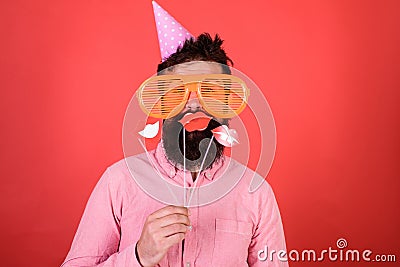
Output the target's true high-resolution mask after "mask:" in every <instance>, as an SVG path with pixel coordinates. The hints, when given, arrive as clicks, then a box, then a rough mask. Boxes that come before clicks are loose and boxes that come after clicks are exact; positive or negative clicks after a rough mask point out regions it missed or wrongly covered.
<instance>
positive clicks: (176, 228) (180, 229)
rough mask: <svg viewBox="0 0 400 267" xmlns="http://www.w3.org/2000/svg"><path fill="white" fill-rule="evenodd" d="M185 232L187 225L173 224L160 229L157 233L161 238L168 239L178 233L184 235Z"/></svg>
mask: <svg viewBox="0 0 400 267" xmlns="http://www.w3.org/2000/svg"><path fill="white" fill-rule="evenodd" d="M187 230H188V227H187V225H185V224H182V223H175V224H171V225H168V226H165V227H163V228H161V229H160V232H159V233H160V235H161V236H162V237H170V236H172V235H175V234H179V233H182V234H185V233H186V232H187Z"/></svg>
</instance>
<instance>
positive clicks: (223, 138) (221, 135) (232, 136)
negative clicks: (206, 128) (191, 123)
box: [211, 125, 239, 147]
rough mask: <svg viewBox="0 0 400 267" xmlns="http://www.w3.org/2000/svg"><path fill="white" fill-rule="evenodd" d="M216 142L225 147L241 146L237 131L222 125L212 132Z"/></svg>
mask: <svg viewBox="0 0 400 267" xmlns="http://www.w3.org/2000/svg"><path fill="white" fill-rule="evenodd" d="M211 132H212V133H213V135H214V137H215V140H217V141H218V143H220V144H221V145H223V146H226V147H233V146H234V145H237V144H239V135H238V133H237V131H236V130H235V129H229V128H228V126H226V125H222V126H219V127H217V128H215V129H214V130H211Z"/></svg>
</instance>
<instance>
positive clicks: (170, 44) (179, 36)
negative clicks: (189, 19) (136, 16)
mask: <svg viewBox="0 0 400 267" xmlns="http://www.w3.org/2000/svg"><path fill="white" fill-rule="evenodd" d="M152 2H153V10H154V17H155V20H156V26H157V34H158V40H159V45H160V52H161V57H162V59H163V60H164V59H165V58H167V57H169V56H170V55H171V54H173V53H175V52H176V49H177V48H178V47H179V46H180V45H182V44H183V43H184V42H185V40H186V39H189V38H191V37H193V35H192V34H190V33H189V31H188V30H186V29H185V28H184V27H183V26H182V25H181V24H180V23H179V22H177V21H176V19H174V18H173V17H172V16H171V15H170V14H169V13H168V12H167V11H165V10H164V9H163V8H162V7H161V6H160V5H159V4H157V3H156V2H155V1H152Z"/></svg>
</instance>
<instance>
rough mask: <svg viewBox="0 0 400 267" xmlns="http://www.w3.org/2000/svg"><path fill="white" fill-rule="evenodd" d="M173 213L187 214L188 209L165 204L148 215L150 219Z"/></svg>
mask: <svg viewBox="0 0 400 267" xmlns="http://www.w3.org/2000/svg"><path fill="white" fill-rule="evenodd" d="M174 213H177V214H182V215H186V216H188V209H187V208H185V207H178V206H166V207H164V208H162V209H159V210H157V211H155V212H153V213H152V214H150V216H149V217H151V218H152V219H158V218H161V217H164V216H167V215H170V214H174Z"/></svg>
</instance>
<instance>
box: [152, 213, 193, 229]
mask: <svg viewBox="0 0 400 267" xmlns="http://www.w3.org/2000/svg"><path fill="white" fill-rule="evenodd" d="M157 223H158V225H159V226H160V227H165V226H168V225H171V224H175V223H181V224H185V225H186V226H189V225H190V220H189V217H188V216H186V215H182V214H177V213H174V214H169V215H167V216H164V217H162V218H158V219H157Z"/></svg>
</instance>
